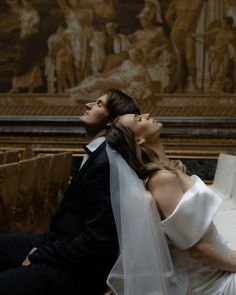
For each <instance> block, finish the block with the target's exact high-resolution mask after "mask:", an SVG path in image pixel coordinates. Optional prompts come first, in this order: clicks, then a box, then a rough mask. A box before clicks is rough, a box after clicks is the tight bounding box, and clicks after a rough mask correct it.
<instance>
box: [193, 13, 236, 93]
mask: <svg viewBox="0 0 236 295" xmlns="http://www.w3.org/2000/svg"><path fill="white" fill-rule="evenodd" d="M215 23H216V25H215V27H213V28H212V29H210V30H208V31H207V32H204V33H202V34H194V36H196V37H204V38H208V41H207V42H208V52H209V63H210V77H211V85H210V86H211V91H213V92H215V91H217V92H218V91H222V90H223V88H224V84H225V83H227V81H226V80H227V72H228V69H229V61H230V59H231V58H232V54H233V57H234V56H235V32H234V31H233V18H231V17H229V16H226V17H224V18H223V20H222V21H220V22H219V21H218V22H215Z"/></svg>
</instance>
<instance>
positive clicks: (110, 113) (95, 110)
mask: <svg viewBox="0 0 236 295" xmlns="http://www.w3.org/2000/svg"><path fill="white" fill-rule="evenodd" d="M85 106H86V110H85V112H84V114H83V115H82V116H81V117H80V121H81V123H82V124H83V125H84V127H85V129H86V131H87V133H88V135H89V136H90V137H94V136H96V135H97V134H100V133H101V132H102V133H104V134H105V133H106V131H107V128H108V126H109V125H110V124H111V123H112V122H113V121H114V119H115V118H117V117H118V116H121V115H124V114H128V113H135V114H140V110H139V107H138V105H137V103H136V101H135V100H134V99H133V98H132V97H130V96H128V95H126V94H125V93H123V92H121V91H120V90H117V89H109V90H108V91H107V93H106V94H104V95H103V96H101V97H99V98H98V99H97V100H96V101H93V102H89V103H87V104H86V105H85Z"/></svg>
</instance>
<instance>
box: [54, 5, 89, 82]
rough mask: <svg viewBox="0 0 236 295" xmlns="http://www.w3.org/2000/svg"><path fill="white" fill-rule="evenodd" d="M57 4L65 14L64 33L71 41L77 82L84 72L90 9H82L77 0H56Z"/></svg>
mask: <svg viewBox="0 0 236 295" xmlns="http://www.w3.org/2000/svg"><path fill="white" fill-rule="evenodd" d="M58 4H59V6H60V8H61V10H62V11H63V13H64V15H65V21H66V25H67V28H66V30H65V34H67V36H68V39H69V40H70V43H71V51H72V55H73V60H74V67H75V72H76V77H77V82H78V81H80V79H81V76H82V75H83V74H84V70H85V65H86V59H87V50H88V48H87V45H88V39H89V35H90V34H91V29H92V27H91V22H92V11H91V10H90V9H83V8H81V7H80V5H79V4H80V3H79V1H77V0H69V1H68V2H66V1H65V0H58Z"/></svg>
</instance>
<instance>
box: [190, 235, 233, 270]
mask: <svg viewBox="0 0 236 295" xmlns="http://www.w3.org/2000/svg"><path fill="white" fill-rule="evenodd" d="M188 252H189V254H190V256H191V257H192V258H193V259H196V260H198V261H199V262H201V263H202V264H205V265H207V266H211V267H213V268H216V269H221V270H225V271H231V272H236V255H235V254H234V253H235V251H233V250H232V251H231V252H230V253H229V255H228V256H227V255H224V254H222V253H221V252H220V251H219V250H217V249H215V248H214V247H213V246H212V245H210V244H208V243H206V242H204V241H201V240H200V241H199V242H198V243H197V244H195V245H194V246H193V247H191V248H190V249H189V250H188Z"/></svg>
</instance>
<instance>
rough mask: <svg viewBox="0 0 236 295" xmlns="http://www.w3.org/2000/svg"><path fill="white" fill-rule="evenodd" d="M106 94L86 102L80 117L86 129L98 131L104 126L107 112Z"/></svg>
mask: <svg viewBox="0 0 236 295" xmlns="http://www.w3.org/2000/svg"><path fill="white" fill-rule="evenodd" d="M106 103H107V94H105V95H103V96H101V97H99V98H98V99H97V100H96V101H93V102H89V103H87V104H86V105H85V106H86V110H85V112H84V114H83V115H82V116H81V117H80V122H82V123H83V125H84V127H85V128H86V129H87V131H89V130H91V131H93V132H96V131H98V132H99V131H100V130H102V129H104V128H105V127H106V124H107V122H108V120H107V118H108V115H109V112H108V110H107V108H106Z"/></svg>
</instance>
